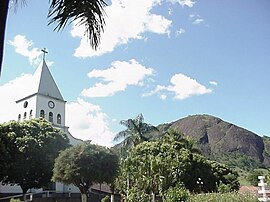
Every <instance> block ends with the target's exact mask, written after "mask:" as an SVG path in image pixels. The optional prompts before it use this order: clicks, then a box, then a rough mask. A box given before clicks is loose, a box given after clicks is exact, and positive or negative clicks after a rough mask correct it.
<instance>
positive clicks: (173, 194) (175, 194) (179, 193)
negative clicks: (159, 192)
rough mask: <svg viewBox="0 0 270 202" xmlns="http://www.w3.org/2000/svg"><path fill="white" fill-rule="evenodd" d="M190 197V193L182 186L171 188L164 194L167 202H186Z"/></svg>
mask: <svg viewBox="0 0 270 202" xmlns="http://www.w3.org/2000/svg"><path fill="white" fill-rule="evenodd" d="M188 197H189V192H188V191H187V190H186V188H184V187H183V186H182V185H177V186H176V187H170V188H169V189H168V190H167V191H166V192H165V194H164V199H165V202H181V201H186V200H187V199H188Z"/></svg>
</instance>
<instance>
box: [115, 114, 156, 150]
mask: <svg viewBox="0 0 270 202" xmlns="http://www.w3.org/2000/svg"><path fill="white" fill-rule="evenodd" d="M120 124H121V125H123V126H125V127H126V130H123V131H121V132H119V133H117V134H116V136H115V137H114V141H119V140H123V142H122V144H123V148H125V149H126V148H129V147H133V146H136V145H138V144H139V143H141V142H143V141H148V140H149V138H148V137H147V134H150V133H151V132H154V131H156V132H158V129H157V128H156V127H155V126H152V125H151V124H148V123H145V122H144V118H143V115H142V114H139V115H138V116H137V117H136V118H135V119H128V120H122V121H120Z"/></svg>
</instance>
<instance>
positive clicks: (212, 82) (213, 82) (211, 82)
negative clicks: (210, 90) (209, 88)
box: [209, 81, 218, 86]
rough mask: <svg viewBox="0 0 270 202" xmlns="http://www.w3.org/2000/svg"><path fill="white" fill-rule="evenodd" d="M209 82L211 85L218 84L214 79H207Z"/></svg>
mask: <svg viewBox="0 0 270 202" xmlns="http://www.w3.org/2000/svg"><path fill="white" fill-rule="evenodd" d="M209 83H210V84H211V85H214V86H217V85H218V83H217V82H216V81H209Z"/></svg>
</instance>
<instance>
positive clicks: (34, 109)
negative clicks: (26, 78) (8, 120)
mask: <svg viewBox="0 0 270 202" xmlns="http://www.w3.org/2000/svg"><path fill="white" fill-rule="evenodd" d="M42 51H43V52H44V55H43V60H42V62H41V63H40V64H39V66H38V68H37V69H36V71H35V73H34V75H33V80H32V89H33V90H32V92H31V93H29V94H28V95H26V96H25V97H23V98H22V99H19V100H17V101H16V103H17V105H18V117H17V120H18V121H24V120H30V119H32V118H40V117H41V118H44V119H46V120H47V121H49V122H51V123H52V125H53V126H54V127H57V128H59V129H61V130H62V131H63V132H64V133H65V134H66V135H67V136H68V138H69V141H70V144H72V145H76V144H79V143H81V142H82V140H80V139H76V138H74V137H73V136H72V135H71V134H70V132H69V131H68V127H67V126H65V117H66V114H65V113H66V112H65V108H66V106H65V105H66V101H65V100H64V98H63V96H62V95H61V93H60V90H59V89H58V87H57V85H56V83H55V81H54V79H53V76H52V74H51V72H50V70H49V68H48V66H47V64H46V62H45V53H47V51H46V50H45V49H43V50H42Z"/></svg>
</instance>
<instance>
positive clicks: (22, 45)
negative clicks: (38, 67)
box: [8, 34, 42, 65]
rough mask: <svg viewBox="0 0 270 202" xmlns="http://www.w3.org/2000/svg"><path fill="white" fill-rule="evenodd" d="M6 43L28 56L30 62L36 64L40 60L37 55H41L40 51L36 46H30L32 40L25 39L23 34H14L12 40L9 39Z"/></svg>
mask: <svg viewBox="0 0 270 202" xmlns="http://www.w3.org/2000/svg"><path fill="white" fill-rule="evenodd" d="M8 43H9V44H10V45H12V46H14V47H15V51H16V52H17V53H19V54H20V55H22V56H25V57H28V59H29V62H30V64H31V65H32V64H37V63H38V62H40V59H39V57H40V56H41V55H42V52H41V51H40V50H39V49H37V48H31V47H32V46H33V42H32V41H31V40H28V39H26V37H25V36H23V35H19V34H18V35H16V36H15V37H14V39H13V41H12V40H9V41H8Z"/></svg>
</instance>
